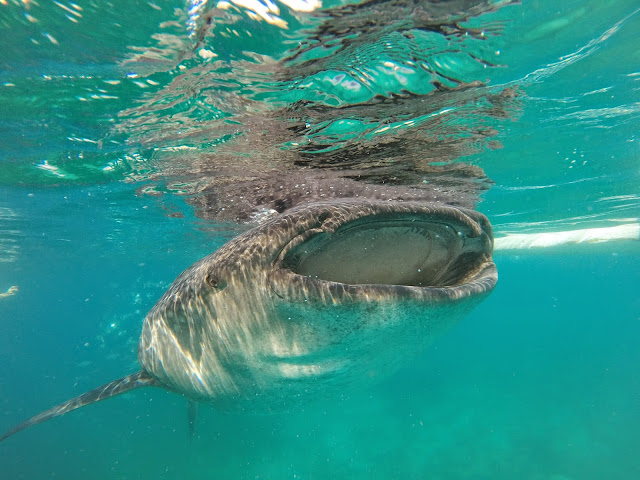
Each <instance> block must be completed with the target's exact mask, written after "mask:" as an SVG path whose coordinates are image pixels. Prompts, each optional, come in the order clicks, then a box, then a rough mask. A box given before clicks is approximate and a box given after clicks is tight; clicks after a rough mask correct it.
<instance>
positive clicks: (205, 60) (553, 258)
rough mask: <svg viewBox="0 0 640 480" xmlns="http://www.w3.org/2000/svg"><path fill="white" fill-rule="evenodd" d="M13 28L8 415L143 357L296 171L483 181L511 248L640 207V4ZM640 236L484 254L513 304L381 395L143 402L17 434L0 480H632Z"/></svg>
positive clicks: (71, 6) (486, 5)
mask: <svg viewBox="0 0 640 480" xmlns="http://www.w3.org/2000/svg"><path fill="white" fill-rule="evenodd" d="M0 32H1V38H2V45H0V292H6V295H3V296H2V297H0V430H2V431H4V430H6V429H9V428H11V427H12V426H13V425H15V424H17V423H19V422H21V421H23V420H24V419H26V418H28V417H30V416H31V415H33V414H36V413H38V412H40V411H42V410H43V409H45V408H49V407H50V406H52V405H54V404H56V403H59V402H61V401H63V400H66V399H68V398H70V397H72V396H75V395H79V394H81V393H83V392H85V391H87V390H89V389H91V388H94V387H96V386H98V385H101V384H103V383H106V382H108V381H110V380H113V379H115V378H119V377H121V376H123V375H125V374H128V373H132V372H134V371H136V370H138V369H139V366H138V364H137V342H138V337H139V333H140V328H141V324H142V319H143V318H144V315H145V314H146V313H147V311H148V310H149V309H150V308H151V307H152V306H153V304H154V303H155V301H156V300H157V299H158V298H159V297H160V296H161V294H162V293H163V292H164V290H166V288H167V287H168V286H169V284H170V283H171V282H172V281H173V279H174V278H175V277H176V276H177V275H178V274H179V273H180V272H181V271H182V270H184V269H185V268H186V267H188V266H189V265H190V264H191V263H193V262H194V261H196V260H198V259H199V258H201V257H203V256H205V255H206V254H208V253H210V252H212V251H214V250H215V249H216V248H218V247H219V246H220V245H222V244H223V243H225V242H226V241H227V240H229V239H230V238H232V237H233V236H235V235H237V234H238V233H240V232H242V231H243V230H246V229H247V228H248V226H249V223H250V222H251V221H252V220H255V219H256V218H258V217H259V216H260V215H263V214H264V215H269V214H271V213H273V209H274V208H275V209H276V210H277V205H276V206H275V207H274V206H273V205H267V204H265V205H264V206H263V209H262V210H259V211H247V208H246V207H242V206H238V207H236V206H235V205H236V204H234V203H233V202H231V201H232V200H236V201H237V200H238V199H239V198H240V195H239V194H240V193H243V194H247V192H251V191H254V190H255V191H257V190H258V189H260V188H263V185H262V183H261V182H263V181H264V179H269V178H274V175H275V176H276V177H277V176H278V172H284V173H283V175H282V177H286V175H285V174H290V175H292V176H293V175H295V174H296V172H298V171H303V172H304V175H305V178H307V179H309V181H310V182H311V181H317V182H319V184H323V185H325V184H326V185H331V184H334V185H342V183H339V182H342V181H347V180H348V181H352V180H353V177H354V175H355V174H354V173H353V172H359V173H358V178H357V181H358V182H362V183H365V184H368V185H376V186H385V185H386V186H389V185H391V186H393V188H404V187H412V188H414V187H415V188H422V187H419V185H423V184H426V185H434V187H433V188H435V189H436V190H437V191H438V192H443V193H442V195H443V196H444V198H445V199H450V198H454V197H456V195H459V198H464V201H463V200H460V202H461V203H462V204H467V203H469V202H471V203H473V198H475V196H479V198H480V201H479V202H478V203H477V209H478V210H480V211H481V212H483V213H485V214H486V215H487V216H488V217H489V219H490V220H491V222H492V224H493V227H494V233H495V235H496V237H497V238H502V237H506V236H508V235H511V234H530V235H535V234H540V233H548V232H563V231H572V230H582V229H600V228H607V227H623V228H624V227H625V226H626V227H630V229H631V230H630V231H633V227H634V226H635V225H637V224H638V222H639V220H638V218H639V217H640V162H639V158H640V147H639V142H640V139H639V136H638V132H639V131H640V129H639V128H638V127H639V126H640V100H639V98H640V95H639V93H640V9H638V4H637V2H636V1H632V0H628V1H625V0H619V1H614V0H610V1H605V0H597V1H596V0H583V1H577V0H575V1H571V0H569V1H562V2H553V1H550V0H540V1H534V0H532V1H526V0H525V1H523V2H522V3H520V2H512V1H486V2H485V1H471V0H470V1H463V0H460V1H450V2H425V1H423V2H418V1H408V0H403V1H400V0H390V1H377V2H361V4H360V5H357V6H356V4H355V3H354V2H338V1H330V2H323V3H320V2H317V1H313V0H309V1H308V2H296V1H293V0H289V1H287V2H283V3H277V4H276V3H271V2H268V1H265V3H260V2H257V1H254V2H252V1H248V0H247V1H238V2H234V1H229V2H226V1H220V2H207V1H196V0H193V1H191V2H184V1H174V0H167V1H156V2H95V1H77V2H65V1H51V2H49V1H45V0H39V1H37V2H36V1H26V0H22V1H17V0H15V1H14V0H0ZM283 169H285V170H284V171H283ZM287 169H290V170H287ZM274 172H275V173H274ZM345 172H347V173H345ZM345 179H346V180H345ZM323 182H324V183H323ZM276 183H277V181H276ZM238 185H241V186H242V188H239V187H238ZM416 185H418V187H416ZM296 186H297V185H296ZM291 188H293V186H292V187H291ZM424 188H426V187H424ZM253 200H256V199H253ZM229 202H231V203H229ZM232 204H233V205H232ZM628 237H629V238H627V239H626V240H624V241H606V242H601V243H580V244H574V245H569V246H565V247H562V248H560V247H557V248H556V247H554V248H551V247H550V248H530V249H529V248H526V247H522V248H516V249H511V250H504V249H500V248H498V249H496V251H495V254H494V259H495V262H496V264H497V267H498V271H499V276H500V279H499V282H498V286H497V287H496V289H495V291H494V292H493V293H492V294H491V295H490V296H489V297H488V298H487V299H486V300H485V301H484V302H483V303H482V304H481V305H480V306H479V307H478V308H477V309H476V310H474V311H473V312H472V313H471V314H470V315H469V316H468V317H467V318H466V319H464V320H463V321H462V322H461V323H460V324H459V325H457V326H455V327H454V328H453V329H451V330H450V331H448V332H447V333H445V334H443V335H442V336H441V337H439V338H437V339H436V341H435V342H434V343H433V344H432V345H431V346H430V347H429V348H428V349H427V350H425V351H424V352H423V353H421V354H420V355H419V356H418V357H416V358H415V359H414V360H413V361H412V362H411V363H409V364H407V365H406V366H405V367H404V368H403V369H402V370H401V371H400V372H398V373H396V374H394V375H393V376H391V377H389V378H386V379H383V380H381V381H380V382H378V383H376V384H375V385H373V386H362V387H361V388H354V389H353V390H350V391H348V392H344V394H342V395H340V396H338V397H335V398H328V399H323V400H321V401H318V402H316V403H311V404H309V405H308V406H305V407H304V408H303V409H301V410H300V411H295V412H288V413H286V414H269V415H262V416H259V415H258V416H252V415H241V414H238V415H229V414H221V413H219V412H216V411H215V410H214V409H213V408H210V407H208V406H204V405H203V406H202V407H201V408H200V409H199V415H198V421H197V434H196V436H195V437H194V438H190V437H189V434H188V425H187V413H186V411H187V409H186V402H185V400H184V399H183V398H182V397H180V396H178V395H175V394H171V393H168V392H165V391H163V390H160V389H141V390H136V391H133V392H131V393H128V394H125V395H123V396H121V397H119V398H114V399H111V400H108V401H105V402H100V403H97V404H95V405H91V406H88V407H86V408H83V409H80V410H77V411H74V412H72V413H70V414H68V415H66V416H64V417H61V418H57V419H54V420H52V421H50V422H47V423H44V424H42V425H38V426H35V427H33V428H32V429H29V430H27V431H24V432H21V433H20V434H18V435H16V436H15V437H12V438H10V439H8V440H6V441H5V442H3V443H2V444H0V478H1V479H3V480H4V479H44V478H64V479H69V480H71V479H86V478H91V479H113V478H117V479H185V478H188V479H218V478H220V479H226V478H229V479H235V478H238V479H240V478H242V479H248V478H260V479H281V478H302V479H312V478H315V479H318V478H321V479H324V478H367V479H370V478H414V479H423V478H428V479H443V480H444V479H514V478H519V479H531V480H543V479H544V480H583V479H636V478H640V456H639V455H638V451H640V349H639V348H638V345H639V339H640V293H639V292H640V255H639V253H640V248H638V247H639V243H640V242H638V238H637V237H635V239H634V238H632V237H633V236H632V235H631V236H628ZM12 287H13V288H12ZM398 348H399V349H401V348H402V345H398Z"/></svg>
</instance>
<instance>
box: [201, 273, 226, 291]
mask: <svg viewBox="0 0 640 480" xmlns="http://www.w3.org/2000/svg"><path fill="white" fill-rule="evenodd" d="M204 281H205V283H206V284H207V285H209V286H210V287H211V288H215V289H216V290H222V289H224V287H226V286H227V282H225V281H224V280H221V279H220V278H219V277H218V276H217V275H215V274H213V273H207V276H206V277H204Z"/></svg>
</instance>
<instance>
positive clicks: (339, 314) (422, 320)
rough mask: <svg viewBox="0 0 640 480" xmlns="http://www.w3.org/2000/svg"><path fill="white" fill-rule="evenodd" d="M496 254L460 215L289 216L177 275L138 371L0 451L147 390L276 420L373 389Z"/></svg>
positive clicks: (354, 207)
mask: <svg viewBox="0 0 640 480" xmlns="http://www.w3.org/2000/svg"><path fill="white" fill-rule="evenodd" d="M492 250H493V234H492V230H491V225H490V223H489V221H488V219H487V218H486V217H485V216H484V215H483V214H481V213H478V212H476V211H474V210H468V209H465V208H460V207H455V206H448V205H442V204H437V203H417V202H398V201H391V202H389V201H371V200H353V199H352V200H339V201H332V202H318V203H313V204H308V205H303V206H298V207H294V208H292V209H290V210H287V211H286V212H284V213H282V214H279V215H277V216H275V217H272V218H270V219H269V220H267V221H265V222H264V223H262V224H261V225H259V226H257V227H255V228H253V229H251V230H248V231H247V232H245V233H243V234H241V235H239V236H237V237H236V238H234V239H233V240H231V241H229V242H228V243H226V244H225V245H223V246H222V247H221V248H220V249H218V250H217V251H215V252H214V253H212V254H210V255H209V256H207V257H205V258H203V259H202V260H200V261H198V262H196V263H195V264H193V265H192V266H191V267H189V268H188V269H187V270H185V271H184V272H183V273H182V274H180V275H179V276H178V277H177V278H176V280H175V281H174V282H173V284H172V285H171V286H170V287H169V289H168V290H167V291H166V292H165V293H164V295H163V296H162V297H161V298H160V300H158V302H157V303H156V304H155V306H154V307H153V308H152V309H151V310H150V312H149V313H148V314H147V316H146V317H145V319H144V322H143V327H142V334H141V336H140V342H139V349H138V360H139V363H140V367H141V369H140V371H138V372H136V373H132V374H130V375H127V376H125V377H123V378H120V379H117V380H115V381H112V382H110V383H107V384H105V385H103V386H101V387H98V388H96V389H94V390H91V391H89V392H87V393H85V394H83V395H80V396H78V397H76V398H73V399H71V400H68V401H66V402H64V403H62V404H60V405H58V406H55V407H53V408H51V409H49V410H46V411H44V412H42V413H40V414H38V415H36V416H34V417H32V418H30V419H28V420H26V421H25V422H23V423H21V424H19V425H17V426H16V427H14V428H12V429H11V430H9V431H7V432H6V433H5V434H4V435H2V436H1V437H0V441H3V440H5V439H7V438H8V437H10V436H11V435H13V434H15V433H17V432H19V431H21V430H24V429H25V428H27V427H30V426H33V425H35V424H38V423H41V422H44V421H46V420H49V419H52V418H54V417H57V416H59V415H63V414H65V413H67V412H69V411H71V410H74V409H77V408H79V407H83V406H85V405H89V404H91V403H95V402H98V401H101V400H104V399H106V398H110V397H113V396H116V395H118V394H121V393H124V392H127V391H131V390H133V389H137V388H141V387H147V386H155V387H160V388H163V389H166V390H169V391H172V392H175V393H178V394H181V395H183V396H185V397H186V398H187V399H189V401H190V402H193V403H198V402H206V403H210V404H212V405H213V406H214V407H215V408H217V409H219V410H221V411H242V412H248V411H249V412H276V411H287V410H290V409H293V408H296V406H298V405H300V404H302V403H304V402H307V401H310V400H311V399H316V398H322V397H323V396H327V395H332V394H335V393H336V392H337V393H340V392H342V391H344V390H345V389H347V388H353V387H354V386H357V385H361V384H363V383H366V382H370V381H372V380H373V379H376V378H382V377H384V376H385V375H388V374H390V373H391V372H393V371H394V370H395V369H397V368H398V367H399V366H401V365H402V364H403V363H404V362H406V360H407V359H408V358H410V356H411V355H414V354H415V353H416V352H418V351H420V350H421V349H423V348H424V347H425V345H427V344H428V343H429V342H430V341H431V340H432V339H433V338H434V337H435V336H436V335H437V334H438V333H440V332H442V331H444V330H445V329H447V328H448V327H450V326H452V325H454V324H455V323H456V322H458V321H459V320H460V319H461V318H462V317H464V316H465V315H466V314H467V313H468V312H469V311H470V310H471V309H472V308H474V307H475V306H476V305H477V304H478V303H479V302H480V301H482V299H484V298H485V297H486V296H487V295H488V294H489V293H490V292H491V290H492V289H493V288H494V286H495V284H496V282H497V270H496V266H495V264H494V263H493V261H492ZM190 411H191V410H190Z"/></svg>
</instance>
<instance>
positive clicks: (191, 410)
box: [187, 400, 198, 438]
mask: <svg viewBox="0 0 640 480" xmlns="http://www.w3.org/2000/svg"><path fill="white" fill-rule="evenodd" d="M197 416H198V404H197V402H194V401H193V400H187V421H188V423H189V437H190V438H193V437H195V435H196V417H197Z"/></svg>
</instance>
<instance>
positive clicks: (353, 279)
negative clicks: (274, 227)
mask: <svg viewBox="0 0 640 480" xmlns="http://www.w3.org/2000/svg"><path fill="white" fill-rule="evenodd" d="M345 208H346V209H347V214H345V212H343V211H340V212H339V214H337V215H332V214H331V213H328V212H326V211H325V212H320V213H319V215H322V217H323V218H322V221H321V222H318V223H316V224H315V225H313V227H312V228H309V229H306V230H304V231H302V232H300V233H299V234H298V235H296V236H294V237H293V238H292V239H291V240H290V241H289V242H288V243H287V244H286V245H285V246H284V248H283V249H282V250H281V252H280V255H279V256H278V258H277V259H276V261H275V263H274V275H273V278H274V281H273V284H274V290H275V291H276V293H278V294H279V295H281V296H284V297H288V296H290V295H288V294H287V292H286V290H288V291H289V294H291V293H293V292H292V291H291V288H289V287H287V288H283V286H284V285H293V286H295V285H298V286H301V285H302V284H304V285H305V286H306V287H310V288H312V290H314V289H320V290H323V289H324V290H327V289H328V290H334V291H335V290H336V289H338V290H342V291H344V290H345V289H346V290H350V291H351V292H356V291H367V292H369V293H371V292H374V293H375V292H378V293H380V294H381V295H382V294H383V292H390V291H393V292H395V293H394V297H397V294H398V293H402V292H405V293H407V292H414V294H415V293H416V292H417V291H421V293H418V296H420V297H424V296H425V294H427V293H428V292H430V291H431V292H432V293H437V295H438V296H442V294H443V293H444V292H447V290H448V292H449V294H450V295H452V296H455V297H459V296H460V295H461V292H464V291H468V292H469V294H471V293H474V292H477V293H480V292H481V291H487V292H488V291H490V290H491V289H492V288H493V285H494V284H495V281H496V279H497V274H496V272H495V265H494V264H493V262H492V260H491V253H492V248H493V238H492V234H491V227H490V225H489V223H488V221H487V220H486V218H485V217H484V216H483V215H481V214H478V213H476V212H469V211H464V210H460V209H456V208H452V207H446V206H433V205H432V206H429V205H427V206H424V205H411V204H375V205H374V206H373V208H372V209H371V210H368V209H366V208H365V209H361V208H360V207H358V206H355V207H354V209H353V211H348V208H349V206H347V207H345ZM477 281H482V285H481V286H480V287H478V286H477V285H476V286H475V288H471V289H469V288H468V287H469V285H468V284H470V283H474V282H477ZM294 290H296V289H295V288H294ZM436 291H437V292H436ZM298 293H300V292H298ZM293 296H298V295H293ZM445 296H446V294H445ZM463 296H464V295H463ZM334 301H335V298H334Z"/></svg>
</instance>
